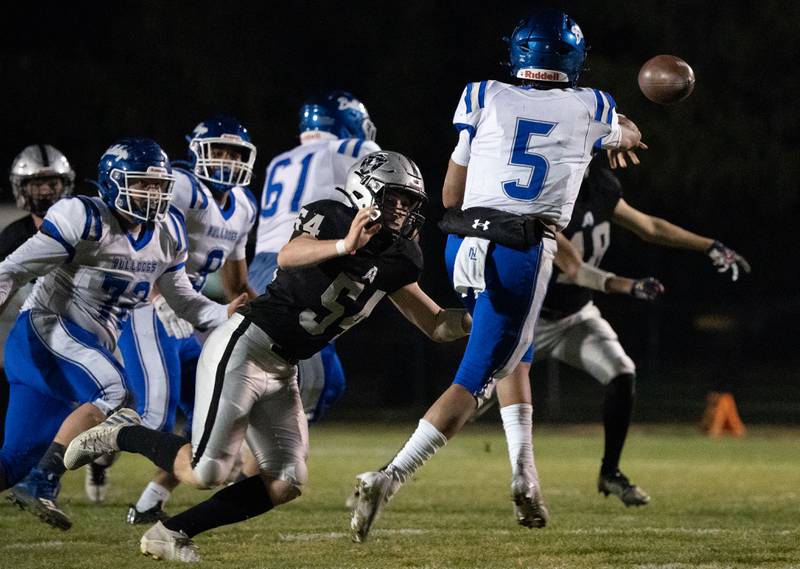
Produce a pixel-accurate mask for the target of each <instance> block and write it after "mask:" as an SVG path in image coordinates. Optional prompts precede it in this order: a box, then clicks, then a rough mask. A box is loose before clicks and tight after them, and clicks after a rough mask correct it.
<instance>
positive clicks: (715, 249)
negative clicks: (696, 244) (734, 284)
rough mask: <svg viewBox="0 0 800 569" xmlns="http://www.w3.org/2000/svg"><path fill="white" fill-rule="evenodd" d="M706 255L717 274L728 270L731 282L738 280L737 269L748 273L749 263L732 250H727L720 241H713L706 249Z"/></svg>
mask: <svg viewBox="0 0 800 569" xmlns="http://www.w3.org/2000/svg"><path fill="white" fill-rule="evenodd" d="M706 254H707V255H708V256H709V258H710V259H711V262H712V263H713V264H714V266H715V267H717V272H718V273H724V272H725V271H727V270H728V269H730V271H731V280H732V281H737V280H739V269H740V268H741V270H743V271H744V272H745V273H749V272H750V263H748V262H747V259H745V258H744V257H742V256H741V255H740V254H739V253H737V252H736V251H734V250H733V249H729V248H728V247H726V246H725V245H724V244H723V243H721V242H720V241H714V243H712V244H711V247H709V248H708V251H706Z"/></svg>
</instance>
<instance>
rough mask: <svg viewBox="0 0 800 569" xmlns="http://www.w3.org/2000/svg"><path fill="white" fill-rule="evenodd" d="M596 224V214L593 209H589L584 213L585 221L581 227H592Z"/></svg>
mask: <svg viewBox="0 0 800 569" xmlns="http://www.w3.org/2000/svg"><path fill="white" fill-rule="evenodd" d="M593 225H594V215H592V212H591V211H587V212H586V213H585V214H584V215H583V223H581V227H591V226H593Z"/></svg>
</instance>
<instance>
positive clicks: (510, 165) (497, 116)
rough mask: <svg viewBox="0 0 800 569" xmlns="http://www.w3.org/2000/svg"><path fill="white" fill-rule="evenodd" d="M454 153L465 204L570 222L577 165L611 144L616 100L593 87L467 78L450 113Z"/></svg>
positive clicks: (580, 168)
mask: <svg viewBox="0 0 800 569" xmlns="http://www.w3.org/2000/svg"><path fill="white" fill-rule="evenodd" d="M453 124H454V126H455V127H456V129H457V130H458V131H459V142H458V146H456V149H455V151H454V152H453V155H452V157H451V158H452V160H453V162H455V163H456V164H459V165H461V166H468V169H467V182H466V190H465V193H464V205H463V206H462V209H467V208H470V207H477V206H480V207H490V208H493V209H498V210H502V211H508V212H511V213H515V214H520V215H535V216H537V217H539V218H541V219H542V220H543V221H545V222H547V223H552V224H555V225H557V226H558V228H559V229H562V228H563V227H565V226H566V225H567V223H569V219H570V215H571V213H572V207H573V205H574V203H575V198H576V196H577V195H578V189H579V188H580V184H581V180H582V178H583V172H584V170H585V169H586V166H587V165H588V164H589V161H590V160H591V158H592V153H593V151H594V150H596V149H599V148H617V147H618V146H619V144H620V139H621V130H620V126H619V121H618V118H617V113H616V110H615V103H614V99H613V98H612V97H611V96H610V95H609V94H607V93H604V92H602V91H599V90H597V89H571V88H570V89H547V90H543V89H534V88H532V87H525V86H514V85H508V84H506V83H501V82H499V81H481V82H479V83H469V84H468V85H467V86H466V88H465V89H464V92H463V93H462V95H461V99H460V101H459V104H458V108H457V109H456V112H455V116H454V117H453Z"/></svg>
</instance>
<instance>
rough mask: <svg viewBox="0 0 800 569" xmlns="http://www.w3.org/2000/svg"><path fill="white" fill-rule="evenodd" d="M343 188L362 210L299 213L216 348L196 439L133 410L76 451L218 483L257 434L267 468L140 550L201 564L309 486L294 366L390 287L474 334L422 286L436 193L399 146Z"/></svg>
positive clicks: (409, 309)
mask: <svg viewBox="0 0 800 569" xmlns="http://www.w3.org/2000/svg"><path fill="white" fill-rule="evenodd" d="M344 190H345V192H346V193H347V195H348V196H349V198H350V199H349V201H350V205H345V204H342V203H339V202H335V201H332V200H320V201H317V202H313V203H311V204H307V205H306V207H304V208H302V209H301V210H300V213H299V216H298V219H297V221H296V223H295V230H294V233H293V235H292V239H291V240H290V241H289V243H287V244H286V245H285V246H284V247H283V248H282V249H281V251H280V257H279V259H280V268H281V270H279V271H278V273H277V276H276V277H275V280H274V281H273V282H272V283H271V284H270V285H269V286H268V288H267V290H266V292H265V293H264V294H263V295H262V296H260V297H258V298H257V299H256V300H255V301H253V302H251V303H250V304H249V305H248V306H247V307H245V308H243V309H242V310H241V312H240V313H239V314H236V315H235V316H234V317H233V318H231V319H230V320H229V321H228V322H227V323H226V324H224V325H223V326H221V327H219V328H218V329H217V330H215V331H214V332H213V333H212V334H211V336H210V337H209V339H208V341H207V342H206V343H205V345H204V347H203V354H202V356H201V358H200V365H199V367H198V377H197V399H196V401H195V415H194V426H193V429H192V442H191V443H189V442H188V441H186V440H185V439H183V438H181V437H178V436H176V435H173V434H171V433H165V432H159V431H154V430H151V429H147V428H145V427H143V426H134V425H132V426H127V425H123V423H122V422H115V420H117V419H119V420H120V421H122V420H124V421H125V422H126V423H128V422H135V421H136V420H137V419H138V417H136V416H135V414H133V412H132V411H130V410H128V409H124V410H122V411H120V412H119V413H117V414H116V415H114V416H112V417H111V418H109V419H108V421H106V422H105V423H104V424H103V425H101V426H98V427H97V428H95V429H92V430H91V431H89V432H87V433H85V434H84V435H81V436H80V437H78V438H76V439H75V440H74V441H73V443H72V444H71V445H70V447H69V449H68V450H67V454H66V455H65V462H66V463H67V464H68V465H69V467H70V468H77V467H79V466H80V465H81V464H84V463H85V462H86V461H88V460H91V459H92V457H94V456H96V455H97V454H98V453H102V452H116V451H119V450H123V451H126V452H136V453H139V454H142V455H144V456H146V457H147V458H149V459H150V460H151V461H153V462H154V463H156V464H159V465H160V466H161V467H162V468H164V469H166V470H170V471H173V472H174V473H175V474H176V475H177V476H178V478H180V479H181V481H183V482H186V483H188V484H191V485H193V486H196V487H201V488H209V487H213V486H217V485H219V484H221V483H223V482H224V481H225V480H226V479H227V477H228V474H229V472H230V469H231V467H232V466H233V463H234V461H235V458H236V455H237V454H238V452H239V447H240V445H241V443H242V441H243V439H244V437H245V435H246V436H247V440H248V443H249V445H250V448H251V449H252V451H253V452H254V454H255V455H256V457H257V459H258V462H259V468H260V473H259V474H258V475H255V476H251V477H249V478H246V479H244V480H241V481H239V482H236V483H235V484H231V485H230V486H227V487H226V488H224V489H223V490H221V491H219V492H217V493H216V494H214V495H213V496H212V497H211V498H210V499H208V500H206V501H205V502H201V503H200V504H197V505H196V506H194V507H192V508H189V509H188V510H186V511H185V512H182V513H180V514H178V515H176V516H174V517H172V518H170V519H169V520H167V521H166V522H163V523H162V522H157V523H156V524H155V525H154V526H153V527H151V528H150V529H149V530H148V531H147V532H146V533H145V534H144V535H143V536H142V539H141V543H140V547H141V551H142V553H145V554H147V555H151V556H153V557H156V558H159V559H167V560H180V561H187V562H188V561H198V560H199V556H198V554H197V552H196V547H195V545H194V544H193V542H192V538H193V537H194V536H195V535H197V534H199V533H202V532H205V531H207V530H209V529H212V528H215V527H219V526H222V525H226V524H232V523H237V522H240V521H244V520H247V519H249V518H251V517H254V516H258V515H261V514H263V513H266V512H267V511H269V510H271V509H273V508H275V507H277V506H279V505H281V504H284V503H286V502H289V501H291V500H293V499H295V498H296V497H298V496H299V495H300V492H301V489H302V487H303V484H304V483H305V481H306V478H307V470H306V459H307V454H308V427H307V421H306V417H305V413H304V411H303V406H302V402H301V400H300V394H299V390H298V386H297V367H296V365H295V364H296V362H297V360H299V359H301V358H308V357H310V356H311V355H312V354H313V353H314V352H316V351H319V350H320V349H322V348H323V347H324V346H326V345H327V344H328V343H329V342H330V341H331V340H332V339H333V338H335V337H337V336H339V335H340V334H343V333H344V332H346V331H347V330H348V329H350V328H351V327H352V326H354V325H356V324H358V323H359V322H361V321H362V320H364V319H366V318H368V317H369V315H370V313H371V312H372V310H373V309H374V308H375V306H376V305H377V304H378V303H379V302H380V301H381V300H382V299H383V298H384V296H388V297H389V298H390V299H391V300H392V302H393V304H394V305H395V306H396V307H397V309H398V310H399V311H400V312H401V313H402V314H403V316H405V317H406V318H407V319H408V320H409V321H410V322H412V323H413V324H415V325H416V326H417V327H418V328H419V329H420V330H422V331H423V332H424V333H425V334H426V335H427V336H428V337H430V338H431V339H432V340H434V341H450V340H454V339H457V338H461V337H463V336H464V335H466V334H468V333H469V328H470V322H471V321H470V318H469V316H468V315H467V314H466V311H465V310H463V309H455V310H445V309H442V308H440V307H439V306H438V305H437V304H436V303H435V302H434V301H433V300H432V299H431V298H430V297H428V296H427V295H426V294H425V293H424V292H423V291H422V289H420V287H419V285H418V284H417V279H418V278H419V275H420V271H421V269H422V252H421V250H420V249H419V245H418V244H417V242H416V236H417V234H418V232H419V230H420V228H421V227H422V224H423V223H424V221H425V217H424V212H423V208H424V206H425V204H426V202H427V197H426V194H425V188H424V184H423V180H422V175H421V174H420V171H419V169H418V168H417V166H416V165H415V164H414V163H413V162H411V161H410V160H409V159H408V158H406V157H405V156H403V155H402V154H399V153H397V152H389V151H381V152H375V153H373V154H370V155H368V156H366V157H365V158H363V159H362V160H360V161H359V162H357V163H356V165H354V166H353V168H352V169H351V171H350V173H349V174H348V177H347V182H346V184H345V188H344ZM376 214H377V215H376ZM338 292H343V293H345V294H338Z"/></svg>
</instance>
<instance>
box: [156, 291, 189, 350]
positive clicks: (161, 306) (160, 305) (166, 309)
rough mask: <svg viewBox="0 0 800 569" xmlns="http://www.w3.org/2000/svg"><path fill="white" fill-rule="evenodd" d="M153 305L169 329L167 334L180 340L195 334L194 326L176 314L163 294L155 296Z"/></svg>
mask: <svg viewBox="0 0 800 569" xmlns="http://www.w3.org/2000/svg"><path fill="white" fill-rule="evenodd" d="M153 306H154V307H155V309H156V314H157V315H158V319H159V320H161V323H162V324H163V325H164V329H165V330H166V331H167V334H169V335H170V336H172V337H173V338H178V339H179V340H182V339H183V338H188V337H189V336H191V335H192V334H194V326H192V325H191V324H190V323H189V322H187V321H186V320H184V319H183V318H180V317H179V316H178V315H177V314H175V311H174V310H172V307H171V306H170V305H169V304H167V299H165V298H164V297H163V296H157V297H155V298H154V299H153Z"/></svg>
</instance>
